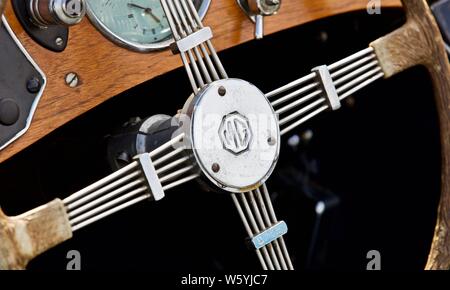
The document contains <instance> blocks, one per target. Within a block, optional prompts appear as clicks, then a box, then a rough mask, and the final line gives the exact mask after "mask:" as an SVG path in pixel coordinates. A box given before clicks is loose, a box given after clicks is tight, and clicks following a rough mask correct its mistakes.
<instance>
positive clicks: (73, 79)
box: [66, 72, 79, 88]
mask: <svg viewBox="0 0 450 290" xmlns="http://www.w3.org/2000/svg"><path fill="white" fill-rule="evenodd" d="M78 82H79V78H78V75H77V74H76V73H74V72H71V73H68V74H67V75H66V85H68V86H69V87H71V88H75V87H76V86H78Z"/></svg>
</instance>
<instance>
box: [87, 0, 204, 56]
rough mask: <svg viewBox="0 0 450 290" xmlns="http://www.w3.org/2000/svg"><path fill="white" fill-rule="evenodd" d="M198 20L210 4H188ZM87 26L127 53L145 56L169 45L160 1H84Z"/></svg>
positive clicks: (202, 2)
mask: <svg viewBox="0 0 450 290" xmlns="http://www.w3.org/2000/svg"><path fill="white" fill-rule="evenodd" d="M192 1H193V2H194V5H195V7H196V8H197V10H198V13H199V15H200V17H201V18H203V17H204V16H205V14H206V11H207V10H208V8H209V4H210V3H211V0H192ZM87 14H88V17H89V19H90V20H91V22H92V23H93V24H94V25H95V26H96V27H97V28H98V29H99V30H100V31H101V32H102V33H103V34H104V35H105V36H106V37H107V38H108V39H110V40H112V41H113V42H115V43H117V44H119V45H121V46H124V47H126V48H128V49H131V50H135V51H141V52H146V51H150V50H155V49H162V48H165V47H167V46H169V44H170V43H171V42H172V32H171V31H170V27H169V24H168V22H167V18H166V15H165V14H164V10H163V8H162V6H161V3H160V0H87Z"/></svg>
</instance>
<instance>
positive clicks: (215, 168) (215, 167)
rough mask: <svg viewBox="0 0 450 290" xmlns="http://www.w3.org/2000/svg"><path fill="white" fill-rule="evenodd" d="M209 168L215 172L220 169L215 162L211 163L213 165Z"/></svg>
mask: <svg viewBox="0 0 450 290" xmlns="http://www.w3.org/2000/svg"><path fill="white" fill-rule="evenodd" d="M211 169H212V171H213V172H215V173H217V172H219V170H220V166H219V164H217V163H213V165H212V166H211Z"/></svg>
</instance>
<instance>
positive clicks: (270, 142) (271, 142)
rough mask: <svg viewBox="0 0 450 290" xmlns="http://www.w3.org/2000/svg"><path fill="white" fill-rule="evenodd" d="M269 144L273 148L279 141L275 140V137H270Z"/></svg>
mask: <svg viewBox="0 0 450 290" xmlns="http://www.w3.org/2000/svg"><path fill="white" fill-rule="evenodd" d="M267 143H269V145H270V146H273V145H275V144H276V143H277V139H275V138H273V137H269V138H267Z"/></svg>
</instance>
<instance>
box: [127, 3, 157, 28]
mask: <svg viewBox="0 0 450 290" xmlns="http://www.w3.org/2000/svg"><path fill="white" fill-rule="evenodd" d="M128 7H136V8H140V9H142V10H144V12H145V13H147V14H150V16H151V17H153V19H155V21H156V22H158V23H161V20H160V19H159V18H158V17H156V15H155V14H153V11H152V8H146V7H142V6H140V5H138V4H134V3H128Z"/></svg>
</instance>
